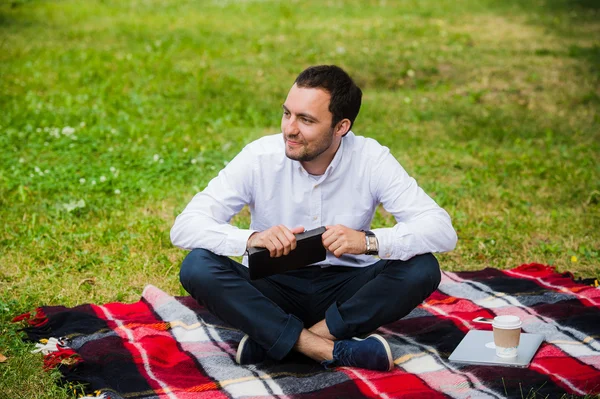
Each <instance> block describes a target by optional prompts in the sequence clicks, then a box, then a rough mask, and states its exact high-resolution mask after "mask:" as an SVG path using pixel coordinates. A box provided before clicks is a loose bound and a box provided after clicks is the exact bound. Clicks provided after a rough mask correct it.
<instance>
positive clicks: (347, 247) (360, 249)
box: [322, 224, 367, 258]
mask: <svg viewBox="0 0 600 399" xmlns="http://www.w3.org/2000/svg"><path fill="white" fill-rule="evenodd" d="M325 228H326V229H327V231H326V232H325V233H323V236H322V239H323V246H324V247H325V249H327V250H328V251H329V252H331V253H333V254H334V255H335V256H336V257H337V258H339V257H340V256H342V255H344V254H353V255H360V254H364V253H365V252H366V251H367V243H366V241H365V233H364V232H362V231H357V230H353V229H351V228H350V227H346V226H343V225H341V224H336V225H335V226H325Z"/></svg>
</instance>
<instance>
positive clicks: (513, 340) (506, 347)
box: [492, 315, 523, 357]
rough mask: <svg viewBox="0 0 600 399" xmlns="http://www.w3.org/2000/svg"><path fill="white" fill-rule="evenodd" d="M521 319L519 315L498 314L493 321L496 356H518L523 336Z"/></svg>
mask: <svg viewBox="0 0 600 399" xmlns="http://www.w3.org/2000/svg"><path fill="white" fill-rule="evenodd" d="M522 324H523V323H521V319H519V317H518V316H510V315H505V316H496V317H494V321H493V323H492V327H493V328H494V345H496V356H499V357H516V356H517V348H518V347H519V340H520V338H521V325H522Z"/></svg>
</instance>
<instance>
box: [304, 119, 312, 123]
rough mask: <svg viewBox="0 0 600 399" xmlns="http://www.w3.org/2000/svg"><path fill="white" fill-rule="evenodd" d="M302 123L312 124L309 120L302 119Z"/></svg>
mask: <svg viewBox="0 0 600 399" xmlns="http://www.w3.org/2000/svg"><path fill="white" fill-rule="evenodd" d="M302 122H304V123H312V121H311V120H310V119H306V118H302Z"/></svg>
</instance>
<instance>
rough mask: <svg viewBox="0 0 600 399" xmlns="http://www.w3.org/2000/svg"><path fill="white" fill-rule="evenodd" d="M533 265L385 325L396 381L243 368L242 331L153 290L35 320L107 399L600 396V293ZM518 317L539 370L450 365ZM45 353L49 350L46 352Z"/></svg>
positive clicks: (499, 273)
mask: <svg viewBox="0 0 600 399" xmlns="http://www.w3.org/2000/svg"><path fill="white" fill-rule="evenodd" d="M571 277H572V276H568V275H560V274H557V273H556V272H555V271H554V269H553V268H551V267H549V266H544V265H539V264H530V265H523V266H520V267H517V268H515V269H512V270H496V269H491V268H488V269H485V270H482V271H475V272H459V273H451V272H444V273H443V278H442V283H441V285H440V287H439V289H438V290H437V291H436V292H435V293H434V294H433V295H431V297H429V298H428V299H427V301H426V302H424V303H423V304H422V305H421V306H419V307H418V308H417V309H415V310H414V311H413V312H412V313H410V314H409V315H408V316H406V317H405V318H403V319H401V320H399V321H397V322H395V323H392V324H389V325H386V326H384V327H382V328H380V329H379V333H380V334H382V335H383V336H385V337H386V338H387V339H388V341H389V343H390V346H391V348H392V352H393V356H394V359H395V364H396V368H395V369H394V370H393V371H392V372H389V373H382V372H374V371H368V370H362V369H354V368H344V367H340V368H337V369H335V370H333V371H327V370H324V369H323V368H322V367H321V366H320V365H319V364H317V363H316V362H313V361H311V360H310V359H307V358H304V357H303V356H301V355H299V354H292V355H290V356H288V358H286V359H284V361H282V362H280V363H275V362H273V363H264V364H261V365H258V366H239V365H237V364H236V363H235V352H236V348H237V345H238V343H239V341H240V339H241V338H242V336H243V333H242V332H240V331H238V330H236V329H234V328H231V327H230V326H228V325H225V324H224V323H223V322H221V321H220V320H218V319H217V318H215V317H214V316H212V315H211V314H210V313H209V312H208V311H206V310H205V309H204V308H203V307H201V306H199V305H198V304H197V303H196V302H195V301H193V300H192V299H191V298H190V297H172V296H170V295H168V294H166V293H164V292H162V291H161V290H160V289H158V288H156V287H154V286H147V287H146V288H145V289H144V292H143V295H142V298H141V300H140V301H139V302H136V303H133V304H122V303H110V304H106V305H81V306H77V307H74V308H65V307H62V306H48V307H41V308H39V309H37V311H36V312H34V313H32V314H26V315H22V316H20V317H17V318H15V320H16V321H19V320H24V321H25V320H26V321H27V322H28V323H29V326H28V327H26V328H25V331H26V332H27V335H28V337H29V339H31V340H34V341H38V340H40V339H43V338H45V339H48V338H50V337H54V338H58V340H56V339H53V340H50V341H44V342H45V343H46V348H44V352H45V353H47V354H46V355H45V364H46V366H47V367H58V368H59V370H60V371H61V373H62V375H63V376H64V379H65V380H67V381H78V382H84V383H85V384H86V386H87V387H88V388H89V390H90V391H91V392H93V391H96V392H97V394H100V396H102V397H106V398H113V399H117V398H170V399H175V398H181V399H184V398H242V397H244V398H261V397H280V398H283V397H285V398H303V397H311V398H363V397H372V398H375V397H381V398H395V397H415V398H416V397H418V398H421V397H431V398H437V397H440V398H441V397H451V398H472V397H477V398H504V397H507V396H508V397H518V398H522V397H531V396H537V395H540V396H541V397H552V398H554V397H560V396H561V395H562V394H564V393H568V394H576V395H583V394H594V393H600V342H599V341H598V339H597V337H598V334H599V332H600V322H599V321H600V308H599V305H600V289H596V288H594V287H591V286H589V285H584V284H579V283H576V282H574V281H573V279H572V278H571ZM503 314H514V315H517V316H519V317H520V318H521V319H522V320H523V330H524V331H525V332H529V333H539V334H543V335H544V336H545V342H544V343H543V344H542V346H541V347H540V349H539V350H538V352H537V354H536V355H535V357H534V359H533V361H532V363H531V365H530V366H529V367H528V368H510V367H499V366H474V365H462V364H454V363H451V362H449V361H448V357H449V355H450V353H452V351H453V350H454V348H456V346H457V345H458V343H459V342H460V341H461V339H462V338H463V337H464V335H465V334H466V332H467V331H469V330H470V329H489V328H490V326H489V325H484V324H476V323H473V322H472V320H473V319H474V318H475V317H478V316H483V317H494V316H496V315H503ZM38 345H39V344H38Z"/></svg>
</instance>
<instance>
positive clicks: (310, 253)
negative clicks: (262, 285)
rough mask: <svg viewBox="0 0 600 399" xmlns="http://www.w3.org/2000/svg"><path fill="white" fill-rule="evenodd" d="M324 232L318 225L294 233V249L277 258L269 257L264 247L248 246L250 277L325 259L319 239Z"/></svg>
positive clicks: (284, 270) (271, 273) (286, 269)
mask: <svg viewBox="0 0 600 399" xmlns="http://www.w3.org/2000/svg"><path fill="white" fill-rule="evenodd" d="M324 232H325V227H319V228H316V229H313V230H308V231H305V232H303V233H298V234H294V235H295V236H296V249H294V250H293V251H291V252H290V253H289V254H287V255H284V256H280V257H278V258H271V256H270V254H269V250H268V249H266V248H255V247H252V248H248V267H249V269H250V279H251V280H256V279H259V278H263V277H267V276H271V275H273V274H277V273H283V272H287V271H289V270H294V269H299V268H301V267H304V266H307V265H310V264H313V263H317V262H320V261H322V260H325V257H326V251H325V247H323V242H322V241H321V236H322V235H323V233H324Z"/></svg>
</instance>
